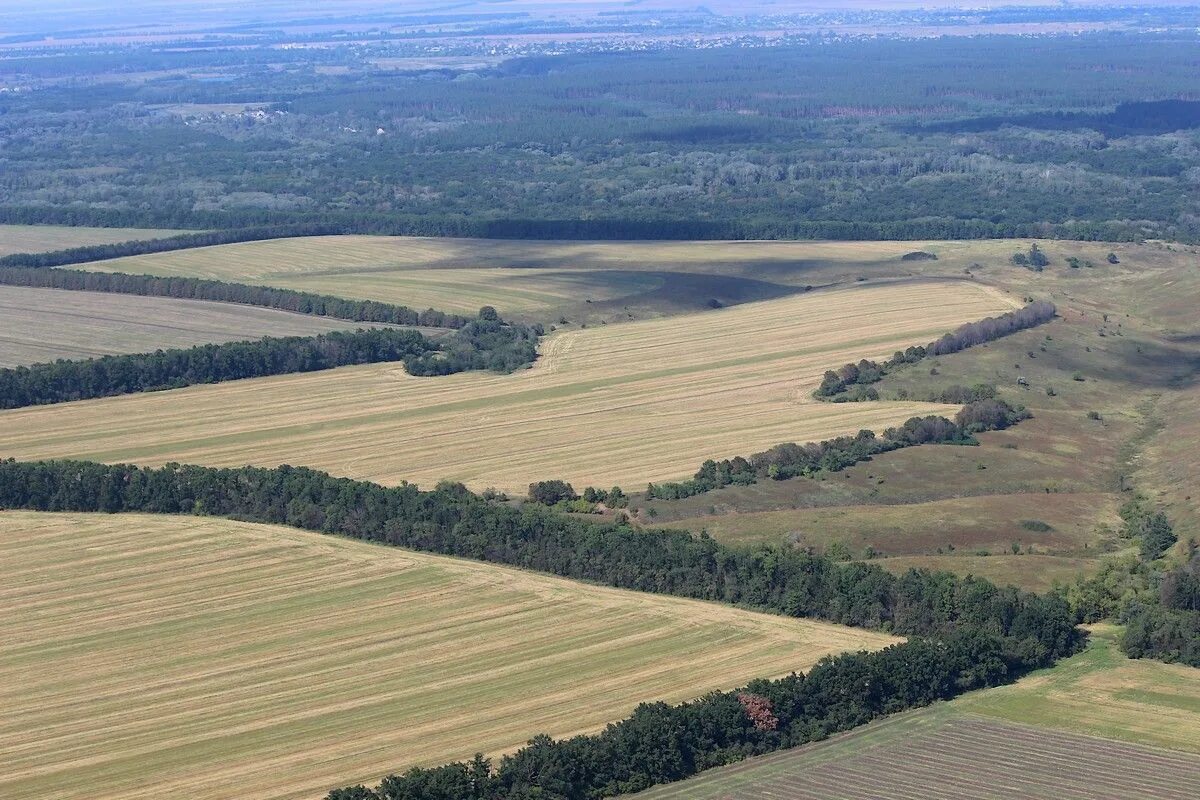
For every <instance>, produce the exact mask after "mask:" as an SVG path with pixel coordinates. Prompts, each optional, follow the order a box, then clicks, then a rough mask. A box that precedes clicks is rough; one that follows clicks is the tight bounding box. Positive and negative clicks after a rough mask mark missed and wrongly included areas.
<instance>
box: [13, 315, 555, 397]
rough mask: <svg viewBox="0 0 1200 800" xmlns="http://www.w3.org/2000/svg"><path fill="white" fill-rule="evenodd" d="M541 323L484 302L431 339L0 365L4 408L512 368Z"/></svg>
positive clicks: (365, 338)
mask: <svg viewBox="0 0 1200 800" xmlns="http://www.w3.org/2000/svg"><path fill="white" fill-rule="evenodd" d="M540 333H541V330H540V328H539V327H538V326H533V327H529V326H525V325H515V324H509V323H506V322H504V321H503V320H501V319H500V318H499V317H498V316H497V315H496V313H495V310H494V309H491V308H488V307H485V308H484V309H483V312H482V313H481V316H480V318H479V319H476V320H472V321H470V322H468V323H467V324H466V325H464V326H463V327H462V328H460V329H459V330H457V331H455V332H454V333H453V334H451V335H449V336H447V337H445V338H443V339H442V340H440V341H438V342H433V341H431V340H430V339H428V338H426V337H425V336H424V335H422V334H421V333H419V332H418V331H411V330H394V329H391V328H373V329H369V330H359V331H355V332H352V333H351V332H342V331H333V332H331V333H323V334H318V335H316V336H288V337H283V338H276V337H270V336H267V337H264V338H262V339H258V340H255V341H246V342H226V343H224V344H206V345H200V346H197V347H189V348H179V349H172V350H157V351H155V352H153V353H140V354H133V355H119V356H102V357H100V358H91V359H85V360H81V361H64V360H60V361H55V362H53V363H51V364H35V365H33V366H31V367H15V368H6V369H0V408H22V407H25V406H34V405H45V404H49V403H66V402H70V401H72V400H87V399H91V398H96V397H110V396H112V395H120V394H131V393H135V392H149V391H156V390H160V389H178V388H182V387H184V386H192V385H195V384H199V383H220V382H222V381H232V380H240V379H243V378H261V377H264V376H267V375H288V374H292V373H296V372H315V371H317V370H325V369H333V368H335V367H344V366H349V365H352V364H374V363H378V362H382V361H400V362H403V363H404V368H405V370H406V371H407V372H408V373H409V374H410V375H417V376H422V377H427V376H433V375H450V374H452V373H456V372H466V371H468V370H485V369H486V370H492V371H495V372H512V371H513V370H515V369H519V368H521V367H524V366H528V365H529V364H531V363H533V361H534V359H536V358H537V340H538V336H539V335H540Z"/></svg>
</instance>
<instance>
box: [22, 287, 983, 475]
mask: <svg viewBox="0 0 1200 800" xmlns="http://www.w3.org/2000/svg"><path fill="white" fill-rule="evenodd" d="M1005 307H1007V300H1006V299H1005V298H1004V297H1002V296H1000V295H998V294H996V293H992V292H987V291H983V290H981V289H980V288H978V287H975V286H972V285H970V284H965V283H955V284H949V283H933V284H920V283H910V284H906V285H903V286H896V287H886V288H872V287H863V288H851V289H846V290H836V291H829V292H817V293H812V294H806V295H799V296H795V297H792V298H785V299H781V300H775V301H771V302H765V303H758V304H748V305H743V306H738V307H736V308H730V309H723V310H720V311H709V312H705V313H703V314H695V315H691V316H686V317H680V318H676V319H673V320H651V321H646V322H639V323H630V324H628V325H621V326H607V327H601V328H590V329H588V330H585V331H570V332H560V333H558V334H556V335H554V336H551V337H550V338H548V339H547V340H546V341H545V342H544V344H543V355H542V358H541V359H540V360H539V362H538V363H537V365H536V366H535V367H534V368H533V369H532V370H529V371H526V372H522V373H518V374H514V375H494V374H481V373H467V374H461V375H454V376H449V377H445V378H412V377H409V376H407V375H405V374H404V373H403V370H402V369H401V368H399V367H397V366H395V365H388V364H385V365H372V366H367V367H352V368H346V369H341V370H334V371H330V372H325V373H314V374H310V375H294V376H282V377H278V378H266V379H261V380H250V381H239V382H234V383H228V384H222V385H218V386H205V387H192V388H190V389H184V390H179V391H173V392H168V393H158V394H152V395H140V396H128V397H122V398H111V399H106V400H100V401H87V402H82V403H71V404H63V405H59V406H52V407H50V406H48V407H41V408H31V409H23V410H18V411H15V412H6V413H4V414H0V452H3V453H5V454H7V455H12V456H19V457H22V458H45V457H66V456H73V457H86V458H93V459H98V460H104V461H136V462H139V463H147V464H161V463H165V462H168V461H180V462H185V463H202V464H213V465H235V464H246V463H255V464H264V465H276V464H279V463H290V464H296V465H306V466H313V467H318V468H322V469H327V470H329V471H331V472H333V473H335V474H339V475H346V476H352V477H360V478H369V479H373V480H379V481H382V482H385V483H397V482H399V481H401V480H409V481H417V482H419V483H422V484H425V485H429V484H432V483H433V482H436V481H437V480H439V479H442V478H454V479H457V480H462V481H465V482H467V483H468V484H469V485H471V486H473V487H476V488H483V487H486V486H488V485H495V486H498V487H499V488H502V489H505V490H510V491H517V492H523V491H524V488H525V487H526V486H527V485H528V484H529V483H530V482H531V481H534V480H540V479H544V478H554V477H562V478H566V479H568V480H570V481H572V482H573V483H575V484H576V486H577V487H582V486H584V485H587V484H593V485H598V486H605V487H607V486H612V485H613V484H620V485H623V486H625V487H626V488H627V489H630V488H637V487H639V486H644V485H645V483H646V482H647V481H650V480H664V479H673V478H678V477H681V476H684V475H687V474H688V473H690V472H691V471H692V470H693V469H694V468H695V465H697V464H699V463H700V462H701V461H702V460H704V459H705V458H708V457H722V456H724V455H727V454H730V453H738V452H743V451H745V450H747V449H750V448H758V449H761V448H763V447H767V446H769V445H772V444H775V443H776V442H779V441H785V440H793V439H794V440H800V441H806V440H810V439H822V438H827V437H829V436H833V435H840V434H845V433H853V432H855V431H857V430H859V429H860V428H865V427H870V428H882V427H885V426H887V425H892V424H896V423H897V422H900V421H902V420H904V419H905V418H907V417H909V416H912V415H913V414H915V413H948V412H952V411H953V407H952V406H946V405H931V404H923V403H911V402H903V403H873V404H857V405H830V404H824V403H816V402H815V401H813V400H812V399H811V397H810V396H809V395H810V392H811V390H812V387H813V386H815V385H816V383H817V382H818V381H819V379H820V375H821V373H822V371H823V370H824V369H826V368H827V367H828V366H829V365H830V364H831V363H841V362H843V361H846V360H848V359H851V358H854V359H857V358H860V357H862V356H878V355H881V354H884V353H889V352H891V351H892V350H894V349H895V348H896V347H899V346H903V345H904V344H907V343H909V342H912V341H921V340H924V339H928V338H929V337H930V336H933V335H936V334H937V333H938V332H940V331H942V330H945V329H946V328H948V327H952V326H953V325H955V324H956V323H958V322H962V321H967V320H971V319H976V318H978V317H981V316H985V315H987V314H989V313H995V312H996V311H998V310H1001V309H1004V308H1005Z"/></svg>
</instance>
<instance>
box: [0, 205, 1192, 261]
mask: <svg viewBox="0 0 1200 800" xmlns="http://www.w3.org/2000/svg"><path fill="white" fill-rule="evenodd" d="M0 222H3V223H7V224H21V225H91V226H98V227H148V228H198V229H200V228H212V229H215V230H213V231H211V232H205V233H196V234H184V235H182V236H175V237H168V238H165V239H154V240H147V241H146V242H141V241H139V242H136V243H122V244H118V245H98V246H95V247H94V248H93V247H74V248H70V249H69V250H60V251H56V252H55V253H44V254H24V253H22V254H19V256H20V260H17V256H8V257H6V258H5V259H0V265H6V264H7V265H10V266H61V265H64V264H78V263H82V262H84V261H95V260H97V259H101V258H116V257H119V256H126V255H137V254H140V253H157V252H164V251H166V250H178V249H181V248H185V247H203V246H206V245H209V244H224V243H228V242H241V241H252V240H256V239H275V238H281V237H285V236H325V235H335V234H379V235H391V236H456V237H464V238H478V239H545V240H555V239H563V240H587V239H601V240H605V239H656V240H691V239H708V240H713V239H789V240H805V239H836V240H840V241H858V240H877V239H884V240H923V239H1078V240H1084V241H1105V242H1128V241H1140V240H1142V239H1144V238H1145V231H1144V230H1141V229H1139V228H1138V227H1137V226H1136V225H1133V224H1131V223H1121V222H1070V223H1059V224H1049V223H996V222H991V221H988V220H983V219H950V218H944V219H916V220H901V221H893V222H863V221H851V220H799V221H798V220H796V219H795V218H794V217H792V216H787V217H781V218H779V219H777V220H759V219H755V220H746V219H726V220H719V219H718V220H703V219H696V218H694V217H687V218H680V217H667V216H663V217H657V216H654V215H653V213H651V212H648V213H647V214H643V215H640V216H637V217H628V218H625V217H619V218H609V219H603V218H601V219H550V218H487V217H485V216H482V215H476V216H472V217H469V218H466V217H462V216H439V215H436V214H429V215H411V214H410V215H396V214H380V215H372V214H370V213H363V212H358V211H356V212H353V213H347V212H336V211H328V212H319V213H313V212H294V211H277V210H265V209H257V210H256V209H242V210H239V211H237V212H195V211H192V210H191V209H187V210H180V211H175V210H165V211H155V210H152V209H147V210H114V209H90V208H69V209H64V208H57V207H52V206H30V207H24V206H21V207H12V206H0ZM247 223H251V224H252V225H253V227H246V225H247ZM222 234H225V235H228V236H229V238H228V239H221V238H220V237H221V235H222ZM193 237H195V238H193ZM1176 238H1178V239H1179V240H1180V241H1193V240H1194V239H1195V237H1189V236H1188V235H1187V232H1182V233H1180V234H1179V235H1178V236H1177V237H1176ZM191 242H195V243H191ZM135 244H136V245H137V246H134V245H135ZM110 248H117V249H110ZM93 251H95V252H100V253H104V254H102V255H89V253H90V252H93ZM109 253H111V254H109ZM50 256H54V259H51V258H49V257H50ZM8 259H13V260H11V261H10V260H8Z"/></svg>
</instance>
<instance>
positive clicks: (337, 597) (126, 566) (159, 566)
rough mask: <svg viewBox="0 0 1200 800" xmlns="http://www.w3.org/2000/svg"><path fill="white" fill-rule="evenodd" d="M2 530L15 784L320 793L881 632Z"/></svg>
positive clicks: (189, 529) (466, 575)
mask: <svg viewBox="0 0 1200 800" xmlns="http://www.w3.org/2000/svg"><path fill="white" fill-rule="evenodd" d="M0 541H2V542H3V545H0V568H2V569H3V572H4V574H5V576H6V583H5V586H4V587H3V588H0V626H2V627H3V630H4V632H5V633H4V638H5V646H4V648H3V651H0V707H3V708H4V709H5V713H4V715H3V717H4V718H3V720H2V722H0V795H3V796H5V797H54V798H59V799H60V800H67V799H68V798H88V800H96V799H98V798H122V800H136V799H137V798H160V797H205V798H218V797H257V798H300V797H304V798H312V797H316V796H319V795H320V794H321V793H322V792H323V791H324V790H326V789H327V788H328V787H329V786H331V785H334V784H341V783H345V782H347V781H358V780H377V779H378V778H379V777H380V776H381V775H382V774H384V773H385V772H386V771H388V770H393V769H400V768H404V767H406V766H409V765H412V764H417V763H421V764H432V763H440V762H443V761H445V760H448V759H455V758H464V757H470V755H471V754H472V753H474V752H475V750H476V749H477V748H483V749H485V750H487V751H488V752H489V753H492V754H496V753H499V752H501V751H504V750H507V749H511V748H514V747H516V746H518V745H520V744H522V743H523V742H524V741H525V740H526V739H527V738H528V737H529V736H532V735H533V734H535V733H537V732H539V731H546V732H549V733H551V734H554V735H559V736H561V735H566V734H572V733H576V732H581V731H591V730H595V729H597V728H600V727H602V726H603V725H604V724H605V723H607V722H609V721H611V720H614V719H618V718H621V717H623V716H625V715H627V714H628V713H629V712H630V711H631V710H632V709H633V707H634V706H635V705H636V704H637V703H638V702H640V701H647V700H653V699H666V700H670V701H680V700H683V699H686V698H689V697H694V696H697V695H699V694H702V693H704V692H705V691H708V690H711V689H716V688H720V687H732V686H735V685H737V684H738V683H740V682H742V681H745V680H747V679H749V678H752V677H755V676H759V675H780V674H786V673H787V672H790V671H792V670H794V669H802V668H805V667H807V666H808V665H810V664H812V663H813V662H814V661H815V660H817V659H818V658H820V657H821V656H822V655H824V654H827V653H830V652H838V651H842V650H845V649H855V648H860V647H866V648H873V647H879V646H882V645H884V644H886V643H888V642H890V641H892V640H891V639H890V638H889V637H886V636H883V635H881V634H876V633H872V632H868V631H860V630H854V629H849V628H842V627H838V626H833V625H826V624H818V623H811V622H808V621H802V620H792V619H784V618H780V617H773V616H769V615H763V614H755V613H750V612H745V611H740V610H737V609H733V608H730V607H728V606H720V605H715V604H708V603H700V602H692V601H685V600H677V599H674V598H667V597H661V596H654V595H647V594H640V593H636V592H624V591H618V590H612V589H606V588H601V587H595V586H589V585H584V584H579V583H574V582H571V581H566V580H561V579H556V578H551V577H545V576H538V575H534V574H529V573H524V572H520V571H518V570H513V569H507V568H500V567H494V566H490V565H484V564H478V563H474V562H466V561H459V560H455V559H448V558H443V557H438V556H428V555H423V554H415V553H410V552H405V551H401V550H397V549H393V548H384V547H376V546H372V545H367V544H363V543H359V542H352V541H349V540H341V539H335V538H333V537H323V536H320V535H317V534H310V533H305V532H301V531H297V530H294V529H290V528H280V527H274V526H266V525H253V524H248V523H238V522H231V521H227V520H220V519H199V518H190V517H162V516H139V515H118V516H104V515H82V514H38V513H34V512H5V513H2V514H0Z"/></svg>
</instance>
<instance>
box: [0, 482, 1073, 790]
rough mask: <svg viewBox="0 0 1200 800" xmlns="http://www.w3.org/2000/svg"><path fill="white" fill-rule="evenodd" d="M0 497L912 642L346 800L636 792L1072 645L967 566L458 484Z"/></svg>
mask: <svg viewBox="0 0 1200 800" xmlns="http://www.w3.org/2000/svg"><path fill="white" fill-rule="evenodd" d="M0 508H6V509H18V508H19V509H31V510H38V511H85V512H91V511H99V512H110V513H112V512H149V513H167V514H179V513H184V514H198V515H216V516H224V517H235V518H237V519H241V520H247V521H253V522H265V523H275V524H285V525H292V526H294V527H298V528H304V529H309V530H316V531H321V532H324V533H330V534H340V535H346V536H351V537H354V538H358V539H363V540H368V541H375V542H381V543H386V544H391V545H397V546H401V547H407V548H410V549H414V550H419V551H424V552H433V553H440V554H444V555H453V556H460V557H465V558H472V559H476V560H479V561H486V562H492V563H498V564H507V565H511V566H516V567H521V568H525V569H532V570H537V571H541V572H548V573H552V574H555V575H560V576H563V577H568V578H574V579H579V580H589V581H595V582H598V583H603V584H607V585H610V586H616V587H620V588H626V589H637V590H641V591H649V592H659V593H664V594H672V595H677V596H681V597H690V598H700V599H704V600H716V601H722V602H726V603H734V604H737V605H741V606H744V607H748V608H754V609H761V610H765V611H771V612H775V613H780V614H784V615H787V616H793V617H814V618H818V619H825V620H829V621H831V622H837V623H841V624H846V625H857V626H864V627H871V628H877V629H883V630H887V631H892V632H894V633H898V634H902V635H907V636H910V637H928V638H914V639H911V640H910V641H909V642H907V643H905V644H901V645H897V646H894V647H891V648H888V649H886V650H884V651H881V652H880V653H875V654H863V653H859V654H851V655H844V656H841V657H838V658H834V659H826V660H825V661H823V662H821V663H820V664H818V665H817V666H816V667H814V668H813V669H812V670H811V671H810V672H809V673H808V675H806V676H800V675H793V676H790V677H788V678H784V679H782V680H779V681H762V680H760V681H755V682H753V683H751V684H750V685H749V686H748V687H746V689H745V691H744V692H740V693H717V694H712V695H709V696H707V697H705V698H703V699H701V700H699V701H697V702H695V703H689V704H684V705H682V706H677V707H674V708H672V707H669V706H666V705H664V704H653V705H649V706H643V707H640V708H639V709H638V710H637V711H636V712H635V713H634V715H633V716H632V717H631V718H630V719H629V720H627V721H625V722H622V723H618V724H616V725H613V726H610V727H609V728H608V729H606V731H605V732H604V733H602V734H600V735H598V736H591V737H575V738H572V739H567V740H563V741H557V742H555V741H552V740H550V739H548V738H546V737H537V738H536V739H534V740H533V742H532V743H531V745H530V746H529V747H527V748H525V749H523V750H521V751H519V752H518V753H516V754H514V755H513V756H511V757H509V758H508V759H506V760H505V761H504V762H502V764H501V766H500V768H499V770H497V771H495V772H493V771H492V770H491V768H490V765H489V764H488V763H487V762H485V761H484V760H483V759H482V758H480V759H477V760H476V761H475V762H473V763H471V764H452V765H449V766H446V767H440V768H436V769H418V770H411V771H409V772H408V773H406V774H405V775H403V776H401V777H398V778H388V779H386V780H385V781H384V784H383V785H382V786H381V788H380V790H379V792H378V793H377V794H373V793H371V792H370V791H368V790H365V789H356V788H350V789H347V790H344V791H343V790H339V791H338V792H335V793H334V794H332V795H331V796H332V797H335V798H350V797H361V798H375V797H384V798H400V797H403V798H420V799H422V800H424V799H428V800H434V799H435V798H438V799H440V798H446V799H447V800H449V798H463V797H480V798H497V799H499V798H506V799H507V798H514V799H515V798H517V797H522V798H524V797H535V796H536V797H548V798H551V797H552V798H568V797H569V798H585V797H604V796H608V795H612V794H621V793H625V792H631V791H636V790H638V789H642V788H645V787H646V786H649V785H652V784H654V783H661V782H665V781H670V780H676V779H678V778H682V777H686V776H687V775H691V774H693V773H695V772H698V771H700V770H702V769H706V768H708V767H712V766H717V765H719V764H723V763H727V762H729V761H732V760H735V759H738V758H741V757H743V756H746V755H751V754H754V753H759V752H767V751H769V750H774V749H778V748H781V747H788V746H792V745H796V744H800V743H802V742H806V741H811V740H813V739H817V738H822V737H824V736H826V735H828V734H829V733H832V732H835V731H839V730H845V729H848V728H851V727H854V726H856V725H861V724H863V723H865V722H867V721H869V720H871V719H872V718H874V717H877V716H880V715H882V714H889V713H893V712H896V711H900V710H903V709H906V708H911V707H913V706H918V705H924V704H927V703H929V702H932V701H933V700H936V699H939V698H948V697H952V696H954V695H955V694H958V693H960V692H962V691H966V690H968V689H972V688H976V687H982V686H990V685H994V684H996V683H1001V682H1005V681H1009V680H1012V679H1014V678H1015V677H1017V676H1018V675H1020V674H1021V673H1023V672H1025V671H1026V670H1029V669H1032V668H1034V667H1039V666H1045V665H1048V664H1050V663H1053V662H1054V661H1055V660H1056V659H1058V658H1060V657H1063V656H1066V655H1069V654H1071V653H1073V652H1075V651H1076V650H1077V649H1078V647H1079V645H1080V641H1081V639H1080V635H1079V633H1078V632H1077V630H1076V629H1075V627H1074V618H1073V616H1072V614H1071V611H1070V608H1069V607H1068V605H1067V603H1066V601H1065V600H1063V599H1062V598H1060V597H1057V596H1039V595H1035V594H1031V593H1028V592H1023V591H1021V590H1018V589H1016V588H1014V587H1006V588H1000V587H997V586H995V585H994V584H992V583H990V582H988V581H986V580H983V579H980V578H974V577H967V578H959V577H957V576H955V575H952V574H950V573H946V572H930V571H928V570H915V569H914V570H909V571H908V572H906V573H904V574H903V575H899V576H897V575H892V574H891V573H889V572H887V571H885V570H883V569H881V568H880V567H878V566H877V565H874V564H865V563H853V562H852V563H836V562H834V561H831V560H829V559H827V558H824V557H821V556H815V555H812V554H810V553H807V552H805V551H802V550H798V549H795V548H784V547H780V546H758V547H754V548H734V547H727V546H725V545H722V544H719V543H718V542H716V541H714V540H713V539H711V538H709V537H707V536H704V535H701V536H699V537H696V536H693V535H691V534H690V533H687V532H684V531H670V530H650V531H644V530H637V529H634V528H632V527H630V526H628V525H627V524H618V523H612V522H595V521H591V520H581V519H578V518H575V517H571V516H568V515H566V514H561V513H556V512H554V511H551V510H549V509H547V508H546V507H544V506H540V505H537V504H532V503H531V504H528V505H525V506H522V507H520V508H514V507H511V506H509V505H506V504H503V503H497V502H492V501H488V500H485V499H483V498H481V497H479V496H477V495H475V494H472V493H471V492H470V491H468V490H467V489H466V488H465V487H463V486H462V485H461V484H452V483H443V484H439V485H438V486H437V487H436V488H435V489H434V490H433V491H421V490H419V489H418V488H417V487H416V486H413V485H410V484H404V485H401V486H397V487H390V488H389V487H383V486H380V485H378V484H374V483H369V482H366V481H354V480H348V479H342V478H334V477H331V476H329V475H328V474H325V473H322V472H317V471H314V470H310V469H305V468H295V467H287V466H284V467H277V468H274V469H263V468H256V467H242V468H237V469H214V468H209V467H197V466H186V465H178V464H175V465H168V466H166V467H162V468H158V469H154V468H145V467H141V468H139V467H135V466H131V465H123V464H118V465H106V464H96V463H90V462H80V461H49V462H45V461H43V462H17V461H13V460H4V461H0Z"/></svg>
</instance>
